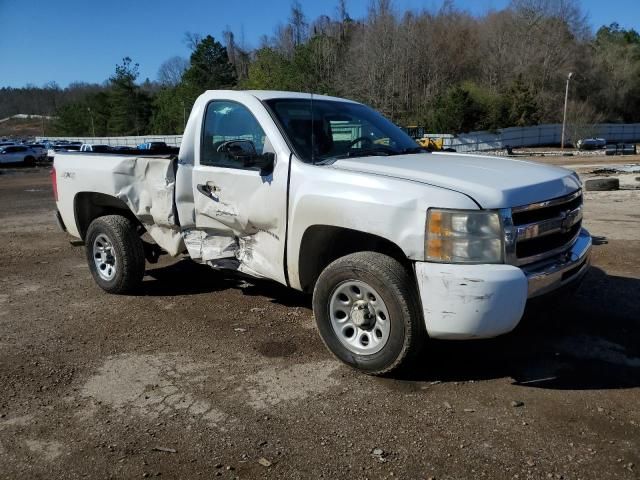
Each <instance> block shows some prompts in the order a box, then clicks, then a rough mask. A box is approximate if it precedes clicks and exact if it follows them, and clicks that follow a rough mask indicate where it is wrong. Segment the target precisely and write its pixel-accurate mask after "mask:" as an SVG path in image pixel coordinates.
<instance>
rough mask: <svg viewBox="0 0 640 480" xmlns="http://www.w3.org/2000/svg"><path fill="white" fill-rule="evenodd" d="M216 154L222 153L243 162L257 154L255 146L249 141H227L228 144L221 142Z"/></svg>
mask: <svg viewBox="0 0 640 480" xmlns="http://www.w3.org/2000/svg"><path fill="white" fill-rule="evenodd" d="M218 152H224V153H226V154H227V155H229V156H231V157H233V158H234V159H236V160H245V159H246V158H251V157H255V156H256V155H257V154H258V152H256V146H255V145H254V144H253V142H252V141H251V140H229V141H228V142H223V143H221V144H220V146H219V147H218Z"/></svg>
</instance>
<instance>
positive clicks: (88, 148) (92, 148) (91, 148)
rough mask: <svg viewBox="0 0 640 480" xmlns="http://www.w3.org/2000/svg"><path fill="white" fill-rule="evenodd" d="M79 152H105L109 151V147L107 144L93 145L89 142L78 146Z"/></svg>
mask: <svg viewBox="0 0 640 480" xmlns="http://www.w3.org/2000/svg"><path fill="white" fill-rule="evenodd" d="M80 151H81V152H97V153H107V152H110V151H111V147H110V146H109V145H93V144H91V143H85V144H83V145H82V146H81V147H80Z"/></svg>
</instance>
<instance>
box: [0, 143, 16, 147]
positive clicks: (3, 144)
mask: <svg viewBox="0 0 640 480" xmlns="http://www.w3.org/2000/svg"><path fill="white" fill-rule="evenodd" d="M9 145H15V143H14V142H0V147H6V146H9Z"/></svg>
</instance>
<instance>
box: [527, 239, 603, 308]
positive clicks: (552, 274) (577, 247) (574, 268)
mask: <svg viewBox="0 0 640 480" xmlns="http://www.w3.org/2000/svg"><path fill="white" fill-rule="evenodd" d="M590 255H591V235H590V234H589V232H587V231H586V230H585V229H584V228H583V229H582V230H580V233H579V234H578V238H577V240H576V241H575V242H574V244H573V245H572V246H571V248H570V249H569V250H568V251H566V252H564V253H562V254H561V255H558V256H556V257H553V258H550V259H548V260H545V261H543V262H539V263H535V264H533V265H527V266H523V267H522V270H523V271H524V273H525V275H526V277H527V281H528V283H529V288H528V298H533V297H537V296H539V295H544V294H545V293H549V292H551V291H553V290H556V289H558V288H560V287H563V286H565V285H567V284H569V283H572V282H574V281H576V280H579V279H581V278H582V277H583V276H584V274H585V273H586V272H587V270H588V269H589V263H590Z"/></svg>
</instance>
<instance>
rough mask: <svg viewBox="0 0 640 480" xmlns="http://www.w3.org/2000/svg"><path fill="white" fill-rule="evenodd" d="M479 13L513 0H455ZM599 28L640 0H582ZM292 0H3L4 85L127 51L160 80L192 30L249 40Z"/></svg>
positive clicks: (98, 68)
mask: <svg viewBox="0 0 640 480" xmlns="http://www.w3.org/2000/svg"><path fill="white" fill-rule="evenodd" d="M455 3H456V5H457V6H458V7H459V8H463V9H466V10H468V11H470V12H472V13H473V14H476V15H481V14H483V13H484V12H486V11H487V10H488V9H500V8H503V7H504V6H505V5H507V3H508V0H457V1H456V2H455ZM301 4H302V6H303V8H304V11H305V14H306V15H307V17H308V18H311V19H313V18H315V17H317V16H318V15H320V14H328V15H333V14H334V13H335V10H336V4H337V0H323V1H320V0H315V1H313V0H301ZM368 4H369V0H347V5H348V8H349V13H350V14H351V16H352V17H354V18H360V17H363V16H364V15H365V13H366V10H367V5H368ZM393 4H394V6H395V8H396V9H397V10H400V11H401V10H406V9H413V10H421V9H431V10H435V9H437V8H439V7H440V6H441V4H442V0H394V2H393ZM581 4H582V8H583V10H584V11H585V13H587V14H588V16H589V21H590V23H591V25H592V26H593V27H594V28H597V27H599V26H600V25H603V24H609V23H611V22H614V21H617V22H618V23H620V24H621V25H622V26H624V27H627V28H635V29H636V30H640V0H609V1H606V2H604V1H602V0H583V1H582V2H581ZM290 5H291V1H290V0H185V1H183V2H175V1H168V0H155V1H148V0H128V1H124V0H108V1H104V0H103V1H100V2H98V1H95V0H58V1H53V0H39V1H38V0H37V1H26V0H0V59H1V65H2V66H1V67H0V87H3V86H5V87H6V86H12V87H21V86H24V85H26V84H28V83H31V84H34V85H39V86H40V85H43V84H44V83H46V82H48V81H55V82H57V83H58V84H59V85H61V86H63V87H64V86H67V85H68V84H69V83H70V82H73V81H85V82H102V81H104V80H106V79H107V78H108V77H109V76H110V75H111V74H112V73H113V71H114V69H115V65H116V64H117V63H119V62H120V60H121V59H122V57H124V56H130V57H131V58H133V59H134V61H135V62H138V63H139V64H140V73H141V78H142V79H144V78H146V77H148V78H150V79H152V80H153V79H155V78H156V75H157V71H158V67H159V66H160V64H161V63H162V62H163V61H164V60H166V59H167V58H169V57H171V56H173V55H182V56H185V57H187V56H188V54H189V52H188V50H187V48H186V46H185V45H184V41H183V39H184V34H185V32H187V31H190V32H196V33H202V34H211V35H213V36H214V37H216V38H218V39H220V38H221V33H222V31H223V30H225V27H227V26H228V27H230V28H231V29H232V30H233V31H234V32H236V35H238V36H239V35H240V32H241V31H243V32H244V38H245V41H246V43H247V45H248V46H252V45H256V44H257V43H258V39H259V38H260V36H261V35H264V34H267V35H271V34H272V32H273V29H274V26H275V25H277V24H278V23H280V22H285V21H286V19H287V17H288V15H289V8H290Z"/></svg>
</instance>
